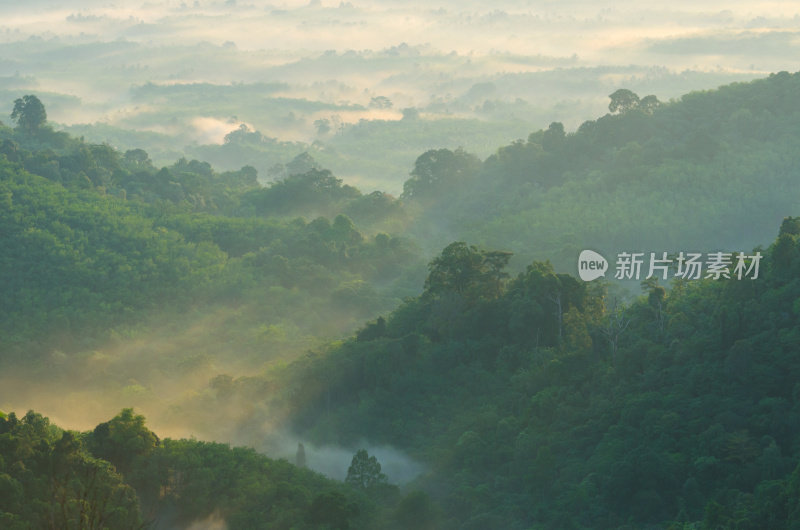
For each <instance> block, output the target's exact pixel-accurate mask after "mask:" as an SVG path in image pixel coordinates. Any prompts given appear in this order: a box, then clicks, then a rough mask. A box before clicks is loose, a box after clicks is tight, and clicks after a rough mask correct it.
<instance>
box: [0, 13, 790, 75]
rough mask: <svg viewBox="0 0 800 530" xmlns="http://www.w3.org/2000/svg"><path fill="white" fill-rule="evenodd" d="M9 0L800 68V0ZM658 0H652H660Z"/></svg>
mask: <svg viewBox="0 0 800 530" xmlns="http://www.w3.org/2000/svg"><path fill="white" fill-rule="evenodd" d="M9 4H11V2H8V1H4V2H2V4H0V5H2V8H0V9H2V14H3V16H2V19H0V38H2V39H3V40H5V41H9V40H18V39H24V38H27V37H28V36H30V35H44V36H45V38H48V37H52V36H56V35H58V36H62V37H67V36H69V37H72V38H74V39H78V40H90V39H91V40H106V41H107V40H116V39H124V40H128V41H135V42H140V43H148V44H153V45H161V44H177V43H181V44H192V43H196V42H199V41H208V42H210V43H212V44H218V45H220V44H223V43H225V42H231V43H234V44H235V45H236V46H237V47H238V48H239V49H244V50H256V49H270V50H293V51H299V50H306V51H309V52H319V51H324V50H329V49H335V50H348V49H353V50H365V49H371V50H380V49H384V48H389V47H392V46H395V45H398V44H400V43H403V42H405V43H408V44H410V45H429V46H430V47H431V48H432V49H433V50H436V51H445V52H448V51H451V50H452V51H457V52H459V53H463V54H469V53H474V54H491V53H498V52H503V53H514V54H523V55H540V54H541V55H547V56H555V57H570V56H572V55H577V57H578V58H579V59H580V60H581V61H585V62H586V63H588V64H598V63H609V64H627V63H643V64H659V65H666V66H669V67H672V68H678V69H684V68H692V69H716V68H723V69H732V70H758V71H764V72H769V71H774V70H776V69H796V65H797V64H798V61H800V59H798V57H800V54H797V53H796V51H797V50H796V48H797V46H798V29H800V4H798V3H797V2H780V1H779V2H761V3H753V2H742V1H738V2H737V1H726V2H721V1H673V2H670V3H669V4H667V3H664V2H659V3H658V4H656V3H655V2H645V3H633V2H605V3H598V2H594V1H569V0H567V1H508V0H507V1H500V2H492V3H491V6H489V5H488V3H486V2H475V1H459V2H419V1H414V0H412V1H410V2H405V1H403V2H400V1H382V2H359V1H353V2H332V1H327V0H323V1H316V0H312V1H311V2H305V1H298V2H276V3H269V2H253V1H246V0H236V1H233V0H228V1H208V0H199V1H196V2H192V1H187V2H180V1H168V2H163V1H161V2H159V1H155V2H145V3H141V4H138V5H137V4H134V3H132V2H129V3H122V2H116V3H114V2H108V1H105V0H103V1H92V0H87V1H81V2H79V1H71V2H70V1H64V2H53V1H50V0H47V1H42V0H38V1H32V2H25V3H23V4H21V5H16V3H14V4H13V5H9ZM648 4H649V5H648ZM134 5H136V7H132V6H134ZM275 60H276V61H279V60H281V58H280V57H276V58H275Z"/></svg>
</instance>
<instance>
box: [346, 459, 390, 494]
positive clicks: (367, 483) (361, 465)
mask: <svg viewBox="0 0 800 530" xmlns="http://www.w3.org/2000/svg"><path fill="white" fill-rule="evenodd" d="M344 481H345V482H346V483H347V484H350V485H352V486H355V487H357V488H361V489H370V488H373V487H375V486H378V485H380V484H386V483H387V479H386V475H384V474H383V473H381V465H380V463H379V462H378V459H377V458H375V457H374V456H369V453H367V450H366V449H359V450H358V452H356V454H355V455H353V460H352V461H351V463H350V468H349V469H348V470H347V478H345V479H344Z"/></svg>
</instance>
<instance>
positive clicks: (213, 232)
mask: <svg viewBox="0 0 800 530" xmlns="http://www.w3.org/2000/svg"><path fill="white" fill-rule="evenodd" d="M300 169H301V170H302V171H303V172H302V173H300V174H296V175H292V176H290V177H287V178H286V179H285V180H283V181H281V182H278V183H275V184H274V185H273V186H271V187H268V188H263V187H261V186H260V185H259V184H258V183H257V182H256V175H255V171H254V170H253V169H252V168H249V167H243V168H242V169H241V170H240V171H236V172H224V173H218V172H216V171H214V170H213V169H212V168H211V167H210V166H209V165H208V164H206V163H204V162H199V161H196V160H192V161H187V160H185V159H181V160H178V161H177V162H176V163H175V164H173V165H172V166H169V167H163V168H160V169H159V168H156V167H154V166H153V165H152V163H151V162H150V160H149V158H148V156H147V153H145V152H144V151H141V150H130V151H127V152H125V153H120V152H119V151H117V150H115V149H113V148H112V147H110V146H108V145H92V144H87V143H85V142H83V141H81V140H79V139H75V138H71V137H69V136H68V135H66V134H65V133H58V132H54V131H53V130H52V129H50V128H49V127H48V126H47V125H46V124H44V123H40V124H39V125H38V126H37V127H36V128H34V129H33V130H30V129H25V128H23V127H21V126H18V127H17V128H16V129H11V128H8V127H4V126H1V125H0V200H1V201H2V209H0V230H1V231H2V234H3V238H2V256H3V258H2V261H0V314H2V315H3V318H2V319H0V330H1V331H0V361H3V360H8V359H11V358H12V357H15V358H24V359H28V360H31V359H34V358H38V357H39V356H40V355H43V354H47V353H49V352H50V351H52V350H53V349H58V350H60V351H62V352H67V353H70V352H79V351H82V350H88V349H91V348H95V347H97V346H98V345H101V344H103V342H104V341H106V340H107V339H108V338H109V337H110V336H113V335H114V334H115V333H116V334H117V335H119V334H123V335H125V334H127V333H129V330H130V329H131V327H135V326H136V325H138V324H140V323H142V322H144V321H146V320H148V319H150V318H153V317H154V316H157V315H165V318H166V319H167V320H171V319H173V317H175V316H177V315H179V314H182V313H185V312H186V311H187V309H190V308H199V309H196V310H198V311H199V312H200V313H201V314H203V313H204V312H208V311H210V310H209V309H208V308H209V307H220V306H223V307H240V308H241V307H249V308H251V311H248V312H247V315H248V316H252V317H255V318H248V317H246V318H245V319H243V320H245V321H247V323H245V322H241V323H240V329H239V330H240V331H241V332H242V333H243V334H247V333H251V332H252V329H253V328H258V327H259V326H263V325H264V322H268V323H269V324H271V325H274V326H278V327H276V328H275V329H279V328H280V327H281V326H286V327H285V328H284V329H285V330H286V332H285V333H284V334H285V335H288V337H287V338H288V340H289V342H291V341H295V340H297V341H300V342H301V343H302V344H305V345H307V344H308V340H307V339H305V338H304V337H309V336H311V337H329V338H332V337H336V336H337V335H338V334H340V333H342V332H344V331H348V330H350V329H352V328H353V327H354V326H356V325H357V324H358V322H360V321H361V320H362V319H364V318H367V317H369V316H370V315H371V314H374V313H375V312H377V311H379V310H388V309H390V308H391V307H393V306H394V305H395V304H396V303H398V301H399V299H400V296H402V295H403V294H406V293H410V292H413V291H412V290H411V288H410V287H403V285H404V280H403V275H404V274H405V273H406V272H407V271H408V270H414V268H415V263H416V262H417V260H418V258H417V257H416V251H415V249H414V246H413V244H411V243H410V242H409V241H408V240H404V239H403V238H401V237H398V234H397V233H395V234H394V235H389V234H387V233H385V232H383V231H382V230H384V229H392V228H394V229H399V228H401V227H402V226H403V223H404V222H405V220H404V218H403V212H402V209H401V207H400V205H399V202H398V201H397V200H395V199H393V198H391V197H389V196H387V195H384V194H381V193H373V194H370V195H362V194H361V193H360V192H359V191H358V190H356V189H355V188H352V187H350V186H346V185H343V184H342V182H341V180H340V179H337V178H335V177H334V176H333V175H331V173H330V172H329V171H325V170H318V169H314V168H313V167H301V168H300ZM353 220H355V221H356V222H358V223H359V224H360V225H361V226H360V227H358V226H356V225H355V224H354V221H353ZM362 227H363V228H362ZM414 283H416V282H414ZM332 307H337V308H339V311H338V312H337V315H336V317H335V318H331V316H330V313H331V311H332ZM299 315H302V318H301V317H300V316H299ZM199 316H200V315H198V317H199ZM162 320H163V318H162ZM248 327H249V330H250V331H247V330H248ZM261 347H263V344H262V345H260V346H259V348H261ZM248 351H249V352H250V353H252V352H253V351H255V350H254V349H253V348H246V347H244V346H243V345H242V348H240V350H239V353H240V354H241V355H243V356H244V355H247V352H248ZM300 351H302V349H300Z"/></svg>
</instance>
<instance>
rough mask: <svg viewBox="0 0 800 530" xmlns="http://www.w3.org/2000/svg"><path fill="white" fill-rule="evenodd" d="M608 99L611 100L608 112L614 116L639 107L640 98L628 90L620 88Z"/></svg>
mask: <svg viewBox="0 0 800 530" xmlns="http://www.w3.org/2000/svg"><path fill="white" fill-rule="evenodd" d="M608 97H610V98H611V102H610V103H609V104H608V110H610V111H611V112H612V113H614V114H616V113H619V114H624V113H626V112H628V111H629V110H633V109H635V108H638V107H639V96H637V95H636V93H634V92H632V91H630V90H628V89H627V88H620V89H619V90H617V91H615V92H614V93H613V94H611V95H609V96H608Z"/></svg>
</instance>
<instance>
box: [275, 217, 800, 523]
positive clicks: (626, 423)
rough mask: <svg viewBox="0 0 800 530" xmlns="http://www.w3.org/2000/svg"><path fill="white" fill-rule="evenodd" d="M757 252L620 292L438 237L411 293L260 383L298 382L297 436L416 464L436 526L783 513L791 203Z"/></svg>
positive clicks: (793, 298)
mask: <svg viewBox="0 0 800 530" xmlns="http://www.w3.org/2000/svg"><path fill="white" fill-rule="evenodd" d="M764 256H765V257H764V258H763V259H762V262H761V264H760V271H759V277H758V278H757V279H748V278H745V279H741V280H739V279H736V278H735V277H734V278H733V279H730V280H725V279H721V280H719V281H716V280H712V279H706V280H681V281H675V282H674V283H673V284H672V288H671V289H670V290H669V291H667V290H665V289H664V288H662V287H661V286H659V285H658V282H654V281H652V280H651V281H648V282H645V283H643V291H644V292H643V294H642V295H641V296H640V297H639V298H638V299H637V300H635V301H634V302H633V303H631V304H629V305H627V306H626V305H623V304H622V303H621V302H620V301H619V300H616V299H615V298H614V297H612V296H610V295H609V294H608V293H607V291H606V286H605V285H603V284H600V283H596V282H593V283H584V282H581V281H580V280H577V279H575V278H574V277H572V276H569V275H565V274H557V273H555V272H554V271H553V269H552V267H551V266H550V265H549V264H548V263H541V262H534V263H533V264H531V265H530V266H529V267H528V268H527V270H526V271H525V272H523V273H521V274H519V275H518V276H516V277H508V275H506V274H504V271H503V268H504V264H505V263H506V262H507V260H508V254H507V253H499V252H488V251H485V250H481V249H478V248H476V247H472V246H468V245H466V244H463V243H454V244H451V245H449V246H448V247H447V248H446V249H445V250H444V251H443V252H442V254H441V255H440V256H439V257H438V258H436V259H434V260H433V261H432V262H431V264H430V274H429V277H428V280H427V282H426V285H425V291H424V293H423V294H422V295H421V296H420V297H418V298H415V299H411V300H407V301H406V302H405V303H404V304H403V305H402V306H401V307H399V308H398V309H397V310H395V311H394V312H393V313H391V314H390V315H389V316H388V317H386V318H380V319H378V320H377V321H374V322H372V323H370V324H368V325H367V326H366V327H364V328H363V329H362V330H361V331H360V332H359V333H358V334H357V336H356V337H355V338H354V339H353V340H351V341H348V342H347V343H345V344H343V345H341V346H338V347H335V348H332V349H331V350H330V351H329V352H327V353H326V354H325V355H320V356H318V357H316V358H313V359H307V360H305V361H304V362H301V363H297V364H296V365H295V366H294V367H293V369H292V372H291V373H292V376H291V377H288V378H285V379H284V380H283V382H281V381H274V383H275V385H276V386H278V387H283V386H284V385H285V387H286V389H287V390H288V389H289V388H302V389H303V392H302V393H300V394H296V398H295V400H294V402H293V407H294V408H293V410H292V411H291V414H289V416H290V417H292V418H293V419H294V426H295V428H296V429H297V430H298V431H299V432H301V433H304V436H306V437H309V438H311V439H315V440H325V441H328V442H331V441H337V442H339V443H342V444H347V443H352V442H353V441H355V440H358V439H361V438H362V437H367V438H368V439H371V440H373V441H374V442H391V443H394V444H398V445H399V446H400V447H402V448H404V449H406V450H407V451H409V452H411V454H413V455H415V456H416V457H417V458H418V459H420V460H422V461H423V462H425V463H426V464H427V466H429V467H428V469H429V475H428V476H427V477H425V478H424V480H422V482H421V483H422V484H424V485H425V487H426V488H427V490H428V491H429V492H430V494H431V495H432V496H433V497H434V498H435V499H436V500H437V502H438V503H439V504H440V505H441V507H442V508H443V510H444V514H446V515H445V517H444V519H443V520H442V521H440V522H439V523H438V526H436V527H437V528H460V529H464V528H469V529H483V528H508V529H517V528H518V529H527V528H564V529H569V528H574V529H578V528H586V529H588V528H625V529H627V528H662V529H663V528H670V529H678V528H703V529H717V528H742V529H744V528H747V529H763V528H770V529H783V528H795V527H796V525H797V524H798V521H800V504H798V488H800V467H798V464H800V447H798V444H797V437H798V434H800V384H798V380H799V379H798V378H800V362H798V361H799V359H798V342H799V341H800V306H798V303H797V300H798V299H800V280H798V278H800V220H798V219H797V218H787V219H786V220H785V221H784V222H783V224H782V226H781V229H780V236H779V238H778V239H777V241H775V243H774V244H773V245H771V246H770V247H769V248H768V249H767V250H765V251H764ZM287 390H283V391H277V392H276V394H277V395H281V396H285V395H286V392H287ZM282 404H283V405H284V406H285V401H284V402H283V403H282Z"/></svg>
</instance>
